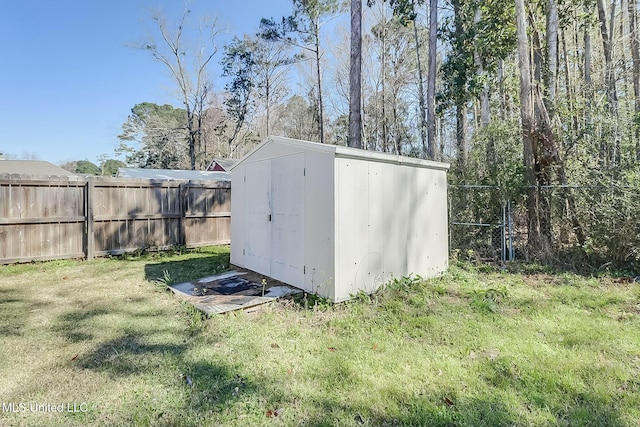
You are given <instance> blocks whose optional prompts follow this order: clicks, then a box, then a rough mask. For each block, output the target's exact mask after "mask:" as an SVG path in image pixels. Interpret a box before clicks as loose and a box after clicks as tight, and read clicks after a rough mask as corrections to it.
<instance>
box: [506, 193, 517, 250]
mask: <svg viewBox="0 0 640 427" xmlns="http://www.w3.org/2000/svg"><path fill="white" fill-rule="evenodd" d="M507 221H508V224H509V261H513V258H514V254H515V252H514V249H513V218H512V216H511V200H509V201H508V202H507Z"/></svg>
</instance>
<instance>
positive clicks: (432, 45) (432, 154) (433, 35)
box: [427, 0, 438, 159]
mask: <svg viewBox="0 0 640 427" xmlns="http://www.w3.org/2000/svg"><path fill="white" fill-rule="evenodd" d="M437 30H438V0H431V1H430V3H429V64H428V70H427V79H428V80H427V144H428V145H427V158H429V159H435V158H436V151H438V150H436V59H437V56H436V55H437V48H438V38H437Z"/></svg>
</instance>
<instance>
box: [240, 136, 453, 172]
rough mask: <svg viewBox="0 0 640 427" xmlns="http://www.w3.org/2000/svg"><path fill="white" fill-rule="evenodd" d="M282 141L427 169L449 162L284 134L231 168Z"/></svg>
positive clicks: (338, 154) (444, 166)
mask: <svg viewBox="0 0 640 427" xmlns="http://www.w3.org/2000/svg"><path fill="white" fill-rule="evenodd" d="M271 143H280V144H286V145H290V146H293V147H298V148H300V149H302V150H315V151H322V152H327V153H333V154H334V155H335V156H336V157H343V158H354V159H364V160H369V161H374V162H383V163H394V164H404V165H410V166H414V167H421V168H427V169H438V170H448V169H449V163H442V162H435V161H432V160H423V159H416V158H413V157H406V156H400V155H397V154H389V153H381V152H378V151H368V150H361V149H358V148H351V147H344V146H342V145H332V144H320V143H319V142H311V141H303V140H300V139H293V138H286V137H283V136H268V137H267V139H266V140H265V141H264V142H262V143H261V144H260V145H258V146H257V147H255V148H254V149H253V150H251V151H250V152H249V153H247V154H246V155H245V156H244V157H243V158H242V159H240V160H239V161H237V162H236V163H235V164H234V165H233V166H232V167H231V169H234V168H235V167H236V166H238V165H239V164H240V163H243V162H244V161H245V159H247V158H249V157H251V155H252V154H253V153H255V152H257V151H259V150H261V149H262V148H263V147H265V146H266V145H267V144H271Z"/></svg>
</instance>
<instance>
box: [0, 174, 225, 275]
mask: <svg viewBox="0 0 640 427" xmlns="http://www.w3.org/2000/svg"><path fill="white" fill-rule="evenodd" d="M230 196H231V186H230V183H228V182H221V183H218V182H205V181H197V182H192V181H182V182H178V181H155V180H143V179H123V178H102V177H100V178H88V179H78V180H66V179H56V178H52V179H51V180H45V179H41V178H39V179H29V177H26V176H17V175H11V176H6V175H3V176H0V263H4V264H8V263H14V262H26V261H32V260H48V259H60V258H78V257H86V258H88V259H91V258H93V256H100V255H107V254H119V253H124V252H127V251H133V250H136V249H145V248H146V249H149V248H151V249H158V250H161V249H166V248H168V247H171V246H173V245H185V246H189V247H197V246H204V245H212V244H226V243H229V242H230V237H231V235H230V218H231V212H230V211H231V204H230V200H231V197H230Z"/></svg>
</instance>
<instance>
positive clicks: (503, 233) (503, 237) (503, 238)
mask: <svg viewBox="0 0 640 427" xmlns="http://www.w3.org/2000/svg"><path fill="white" fill-rule="evenodd" d="M500 252H501V253H500V255H501V257H502V262H503V263H504V262H506V261H507V204H506V203H505V202H502V224H500Z"/></svg>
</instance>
